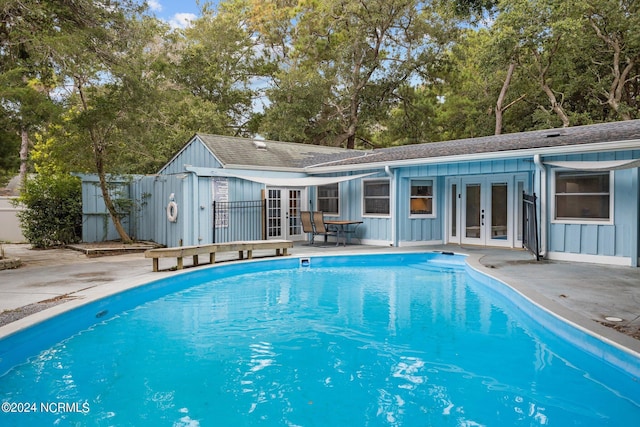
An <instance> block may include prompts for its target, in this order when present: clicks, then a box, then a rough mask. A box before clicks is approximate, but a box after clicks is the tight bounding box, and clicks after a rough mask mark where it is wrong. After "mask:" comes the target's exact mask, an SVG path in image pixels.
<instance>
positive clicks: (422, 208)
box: [409, 179, 434, 217]
mask: <svg viewBox="0 0 640 427" xmlns="http://www.w3.org/2000/svg"><path fill="white" fill-rule="evenodd" d="M433 189H434V187H433V180H432V179H412V180H411V191H410V196H409V214H410V215H411V216H419V217H433V216H434V197H433Z"/></svg>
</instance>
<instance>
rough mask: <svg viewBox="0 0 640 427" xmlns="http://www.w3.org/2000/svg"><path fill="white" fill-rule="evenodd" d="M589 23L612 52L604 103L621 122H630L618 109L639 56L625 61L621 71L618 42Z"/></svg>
mask: <svg viewBox="0 0 640 427" xmlns="http://www.w3.org/2000/svg"><path fill="white" fill-rule="evenodd" d="M589 22H590V23H591V27H592V28H593V29H594V30H595V32H596V35H597V36H598V38H600V39H601V40H602V41H603V42H604V43H605V44H606V45H607V46H609V48H611V50H612V51H613V61H612V64H611V73H612V74H613V80H612V82H611V86H610V87H609V91H604V96H605V97H606V101H605V102H606V103H607V104H608V105H609V106H610V107H611V108H612V109H613V111H615V112H616V113H617V114H618V115H619V116H620V118H622V120H631V114H630V113H629V112H628V111H625V110H623V109H620V101H621V99H622V93H623V91H624V87H625V85H626V84H627V79H628V77H629V74H630V73H631V70H633V68H634V67H635V65H636V59H637V58H638V57H640V56H635V57H628V58H627V59H626V60H627V65H626V66H625V67H624V68H623V69H622V71H621V70H620V65H621V62H622V61H621V58H622V56H623V52H622V46H621V42H620V40H619V39H618V38H617V37H610V36H609V35H607V34H605V33H603V32H602V30H601V29H600V27H598V25H597V24H596V22H595V21H594V20H593V19H589Z"/></svg>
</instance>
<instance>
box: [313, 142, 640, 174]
mask: <svg viewBox="0 0 640 427" xmlns="http://www.w3.org/2000/svg"><path fill="white" fill-rule="evenodd" d="M634 149H636V150H638V149H640V140H639V139H634V140H631V141H612V142H598V143H595V144H583V145H568V146H567V145H565V146H557V147H542V148H531V149H522V150H510V151H490V152H486V153H472V154H462V155H455V156H443V157H428V158H416V159H407V160H396V161H392V162H373V163H359V164H353V165H340V166H321V167H317V168H316V167H313V166H310V167H308V168H307V169H306V170H307V172H308V173H330V172H346V171H356V170H366V169H378V168H380V167H382V166H388V167H391V168H396V167H403V166H420V165H428V164H438V163H459V162H477V161H483V160H502V159H513V158H519V157H524V158H528V157H533V156H535V155H536V154H538V155H540V156H544V157H548V156H562V155H570V154H583V153H584V154H586V153H593V152H599V151H623V150H634Z"/></svg>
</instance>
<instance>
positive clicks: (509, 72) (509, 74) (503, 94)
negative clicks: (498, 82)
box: [495, 61, 516, 135]
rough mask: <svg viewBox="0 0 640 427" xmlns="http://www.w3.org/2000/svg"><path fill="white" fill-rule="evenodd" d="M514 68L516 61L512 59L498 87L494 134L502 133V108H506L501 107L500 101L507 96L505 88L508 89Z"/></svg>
mask: <svg viewBox="0 0 640 427" xmlns="http://www.w3.org/2000/svg"><path fill="white" fill-rule="evenodd" d="M515 69H516V63H515V61H512V62H511V63H510V64H509V69H508V70H507V76H506V77H505V79H504V83H503V84H502V89H500V95H498V100H497V101H496V130H495V134H496V135H500V134H501V133H502V113H503V112H504V110H506V108H503V107H502V103H503V102H504V98H505V97H506V96H507V89H509V85H511V77H513V71H514V70H515ZM510 105H511V104H510Z"/></svg>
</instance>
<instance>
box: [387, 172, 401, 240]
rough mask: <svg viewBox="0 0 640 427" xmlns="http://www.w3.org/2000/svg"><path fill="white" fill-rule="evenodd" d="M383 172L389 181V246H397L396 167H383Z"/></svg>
mask: <svg viewBox="0 0 640 427" xmlns="http://www.w3.org/2000/svg"><path fill="white" fill-rule="evenodd" d="M384 173H385V174H387V176H388V177H389V178H390V182H389V220H390V221H391V246H395V247H397V246H398V217H397V215H396V205H397V203H396V195H397V191H396V181H397V180H396V169H394V170H393V171H392V170H391V168H390V167H389V166H385V167H384Z"/></svg>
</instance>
